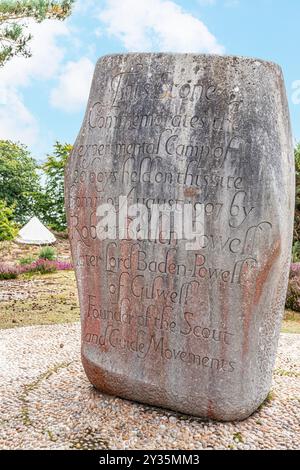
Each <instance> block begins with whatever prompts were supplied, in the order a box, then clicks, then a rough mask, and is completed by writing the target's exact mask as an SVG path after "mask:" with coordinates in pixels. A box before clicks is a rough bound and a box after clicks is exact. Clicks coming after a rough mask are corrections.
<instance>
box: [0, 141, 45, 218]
mask: <svg viewBox="0 0 300 470" xmlns="http://www.w3.org/2000/svg"><path fill="white" fill-rule="evenodd" d="M39 190H40V183H39V176H38V173H37V164H36V162H35V160H34V159H33V158H32V157H31V156H30V153H29V151H28V150H27V148H26V147H25V146H24V145H22V144H16V143H14V142H11V141H9V140H0V199H2V200H4V201H5V202H6V203H7V205H8V206H14V205H15V221H16V222H18V223H23V222H25V221H26V220H27V219H28V218H29V217H31V216H32V215H33V214H34V212H35V210H34V208H35V193H36V192H38V191H39Z"/></svg>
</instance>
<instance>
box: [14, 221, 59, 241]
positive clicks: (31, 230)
mask: <svg viewBox="0 0 300 470" xmlns="http://www.w3.org/2000/svg"><path fill="white" fill-rule="evenodd" d="M15 241H16V242H17V243H23V244H25V245H52V244H53V243H55V242H56V238H55V236H54V235H53V233H51V232H50V230H48V229H47V227H45V225H43V224H42V222H41V221H40V220H39V219H38V218H37V217H32V219H30V220H29V222H27V224H26V225H24V227H23V228H21V230H20V231H19V234H18V236H17V238H16V239H15Z"/></svg>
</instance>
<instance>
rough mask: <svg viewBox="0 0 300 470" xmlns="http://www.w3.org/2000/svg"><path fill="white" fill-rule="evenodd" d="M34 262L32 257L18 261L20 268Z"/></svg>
mask: <svg viewBox="0 0 300 470" xmlns="http://www.w3.org/2000/svg"><path fill="white" fill-rule="evenodd" d="M33 262H34V257H33V256H26V257H25V258H21V259H19V264H20V266H26V265H27V264H31V263H33Z"/></svg>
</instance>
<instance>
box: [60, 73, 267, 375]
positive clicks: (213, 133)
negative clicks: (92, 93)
mask: <svg viewBox="0 0 300 470" xmlns="http://www.w3.org/2000/svg"><path fill="white" fill-rule="evenodd" d="M200 72H201V73H200ZM104 88H105V90H106V92H105V93H104V94H103V98H101V99H98V100H96V101H94V102H92V103H91V105H90V107H89V110H88V119H87V129H88V132H87V129H84V131H83V132H84V135H83V136H82V138H80V139H78V142H79V143H78V144H77V145H75V148H74V150H73V153H74V155H75V157H76V159H77V164H76V170H75V171H74V173H73V179H72V181H71V188H75V189H74V191H72V189H71V191H70V198H69V201H68V210H69V214H70V216H69V219H70V237H71V240H72V243H76V244H79V246H80V254H79V256H78V258H77V261H76V267H77V269H78V270H79V271H80V270H81V269H82V270H84V269H88V270H90V272H95V273H99V272H100V273H101V282H102V285H103V286H104V287H103V288H102V291H101V292H102V293H101V295H100V294H98V293H97V290H98V289H100V288H99V278H97V276H94V275H93V276H92V279H93V281H92V282H91V285H90V288H89V290H88V292H85V293H84V295H85V299H86V300H85V303H84V315H85V333H84V335H83V341H84V342H85V343H86V344H88V345H89V346H90V347H94V348H97V350H99V351H101V352H102V353H103V354H109V351H110V350H117V351H118V353H119V354H120V355H122V354H125V353H126V354H132V355H133V356H136V357H137V358H138V359H139V360H146V359H147V358H148V357H149V358H151V359H152V358H153V360H155V359H158V358H159V360H161V361H166V362H169V361H175V362H176V361H179V362H181V363H182V364H183V365H184V366H188V367H197V368H200V369H201V370H203V373H204V371H205V370H211V371H214V372H216V373H223V374H233V373H234V372H235V371H236V370H237V367H239V365H238V364H237V363H236V361H235V360H233V359H232V358H231V352H232V345H233V341H234V333H233V332H232V331H231V329H230V325H228V324H227V323H226V318H225V319H223V320H222V319H220V320H219V321H216V320H214V321H212V320H211V317H210V315H209V314H208V312H209V308H210V303H211V300H210V296H212V295H214V294H213V292H215V291H213V289H219V290H221V291H222V289H224V288H226V289H227V288H228V289H231V290H232V289H242V290H243V289H246V288H247V286H249V282H250V281H251V282H255V279H256V278H257V276H258V275H259V272H260V269H261V266H262V265H263V263H264V259H261V257H260V255H259V254H260V253H261V251H262V249H268V247H269V246H270V241H271V240H272V233H273V232H272V230H273V226H272V223H271V222H270V221H268V220H265V218H264V217H263V216H261V215H260V211H259V210H258V207H257V194H255V191H253V190H252V186H251V180H250V179H249V175H250V177H251V176H253V177H257V178H258V177H259V175H256V174H255V171H256V169H255V168H256V167H255V164H254V162H253V161H252V160H253V142H252V141H251V138H250V137H249V135H247V134H245V132H244V127H243V126H245V123H241V121H240V119H239V115H240V113H241V111H242V110H243V106H244V99H243V90H241V89H237V88H235V87H233V88H232V89H231V88H228V87H225V86H224V87H223V86H222V85H220V84H217V83H214V82H212V81H211V80H207V79H206V78H205V75H203V71H200V70H199V76H198V75H197V73H196V74H194V75H193V77H190V76H188V72H187V71H184V72H183V78H182V81H181V82H178V83H177V82H176V81H174V78H173V73H171V72H170V71H168V70H160V69H155V70H152V69H151V67H150V68H148V67H146V66H145V65H144V64H135V66H134V67H131V68H130V69H128V70H127V69H126V67H125V68H124V69H123V68H121V69H119V70H117V71H113V73H112V74H111V76H110V77H109V78H107V83H105V84H104ZM141 102H142V103H143V106H141V105H140V103H141ZM112 131H113V132H112ZM85 133H87V135H91V136H94V135H96V136H97V138H96V139H95V138H93V139H91V141H90V140H89V138H85V137H84V136H85ZM255 151H256V157H257V149H255ZM120 196H121V199H120ZM125 199H126V201H125ZM133 206H134V210H133V209H132V207H133ZM99 207H102V208H103V207H104V209H103V210H100V209H99ZM157 207H158V209H157ZM109 208H111V209H109ZM183 208H184V209H183ZM110 210H111V213H110V214H109V211H110ZM155 210H156V211H158V212H159V215H158V219H157V220H158V223H157V224H156V225H155V227H154V224H153V222H152V218H153V214H154V213H155ZM163 211H165V212H166V213H168V214H169V213H171V212H172V211H173V212H172V214H173V215H172V216H169V219H168V220H169V226H168V227H169V229H168V233H166V230H163V229H162V227H161V225H160V224H161V221H162V219H163ZM174 214H177V215H176V217H175V216H174ZM109 224H111V226H109ZM124 225H125V228H124ZM153 227H154V228H155V230H153ZM183 227H184V228H185V229H186V228H187V227H188V233H192V234H193V240H191V239H190V237H189V236H187V234H186V232H185V230H184V229H183ZM133 233H134V234H135V236H133V235H132V234H133ZM103 234H104V235H103ZM105 234H106V236H105ZM100 235H101V236H100ZM187 242H189V244H186V243H187ZM220 255H222V256H220ZM219 259H220V260H222V261H219ZM224 286H225V287H224ZM100 290H101V289H100ZM173 340H174V341H173ZM172 342H173V343H172ZM172 344H174V346H173V345H172ZM207 351H213V353H211V352H209V353H208V352H207ZM224 351H226V357H224Z"/></svg>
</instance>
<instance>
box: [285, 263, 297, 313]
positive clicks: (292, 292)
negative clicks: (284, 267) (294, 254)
mask: <svg viewBox="0 0 300 470" xmlns="http://www.w3.org/2000/svg"><path fill="white" fill-rule="evenodd" d="M285 306H286V308H290V309H291V310H294V311H296V312H300V263H292V264H291V269H290V278H289V283H288V290H287V296H286V302H285Z"/></svg>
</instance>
